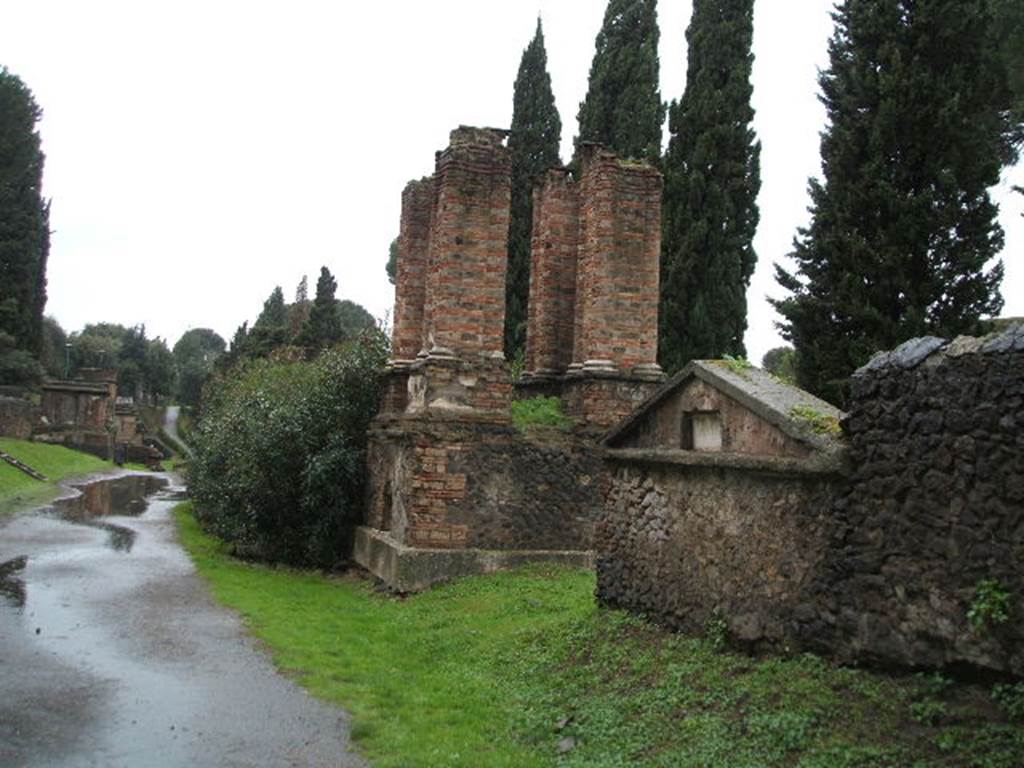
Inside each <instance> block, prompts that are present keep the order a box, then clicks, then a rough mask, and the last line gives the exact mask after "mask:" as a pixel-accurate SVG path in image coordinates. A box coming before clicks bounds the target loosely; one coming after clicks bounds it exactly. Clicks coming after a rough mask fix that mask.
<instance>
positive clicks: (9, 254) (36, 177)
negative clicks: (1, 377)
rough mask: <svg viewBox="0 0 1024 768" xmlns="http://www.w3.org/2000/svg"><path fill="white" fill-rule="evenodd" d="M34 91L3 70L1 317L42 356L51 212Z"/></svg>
mask: <svg viewBox="0 0 1024 768" xmlns="http://www.w3.org/2000/svg"><path fill="white" fill-rule="evenodd" d="M41 117H42V112H41V110H40V109H39V107H38V106H37V104H36V102H35V99H34V98H33V96H32V93H31V91H29V89H28V88H27V87H26V86H25V84H24V83H23V82H22V81H21V80H20V79H19V78H18V77H17V76H16V75H13V74H11V73H10V72H8V71H7V69H6V68H3V67H0V304H3V305H4V306H5V307H6V308H7V310H5V312H4V313H3V314H2V316H0V320H2V321H3V326H2V327H0V331H4V332H6V333H7V334H8V335H9V336H10V337H11V338H12V339H13V342H12V343H13V345H14V346H15V347H16V348H19V349H22V350H25V351H26V352H28V353H31V354H33V355H38V353H39V352H40V345H41V342H42V329H43V310H44V308H45V306H46V261H47V257H48V255H49V249H50V227H49V218H50V209H49V203H48V202H46V201H45V200H43V197H42V183H43V162H44V157H43V153H42V150H41V149H40V140H39V133H38V131H37V130H36V123H38V122H39V119H40V118H41Z"/></svg>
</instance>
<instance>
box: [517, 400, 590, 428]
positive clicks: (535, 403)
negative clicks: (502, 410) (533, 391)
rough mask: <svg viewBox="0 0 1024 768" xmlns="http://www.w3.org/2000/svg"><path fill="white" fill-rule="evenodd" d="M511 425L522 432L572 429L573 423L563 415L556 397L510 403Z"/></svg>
mask: <svg viewBox="0 0 1024 768" xmlns="http://www.w3.org/2000/svg"><path fill="white" fill-rule="evenodd" d="M512 423H513V424H515V426H516V429H518V430H519V431H523V430H525V429H526V428H527V427H556V428H558V429H572V426H573V424H574V423H575V422H573V420H572V419H571V418H570V417H569V416H566V415H565V412H564V411H563V410H562V402H561V401H560V400H559V399H558V398H557V397H531V398H529V399H527V400H517V401H516V402H514V403H512Z"/></svg>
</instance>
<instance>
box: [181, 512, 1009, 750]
mask: <svg viewBox="0 0 1024 768" xmlns="http://www.w3.org/2000/svg"><path fill="white" fill-rule="evenodd" d="M177 517H178V522H179V530H180V534H181V539H182V542H183V543H184V545H185V547H186V548H187V549H188V550H189V552H190V553H191V555H192V557H193V559H194V561H195V563H196V565H197V567H198V569H199V572H200V573H201V574H202V575H203V576H204V577H205V578H206V579H207V580H208V581H209V583H210V585H211V588H212V590H213V593H214V595H215V596H216V597H217V599H218V600H220V601H222V602H223V603H225V604H226V605H228V606H231V607H232V608H234V609H236V610H237V611H239V612H240V613H241V614H242V616H243V617H244V619H245V621H246V623H247V624H248V626H249V627H250V629H251V631H252V632H253V633H254V634H255V635H257V636H258V637H259V638H261V639H262V640H263V641H265V642H266V643H267V645H268V647H269V648H270V650H271V652H272V653H273V657H274V660H275V662H276V663H277V665H278V666H279V667H280V668H282V669H284V670H287V671H289V672H290V673H292V674H294V675H296V677H297V679H298V681H299V682H300V683H301V684H302V685H303V686H305V687H306V688H307V689H309V690H310V691H311V692H312V693H313V694H314V695H316V696H318V697H320V698H322V699H324V700H326V701H329V702H334V703H337V704H340V705H343V706H344V707H345V708H347V709H348V710H349V711H350V712H351V713H352V715H353V732H352V735H353V737H354V739H355V740H356V742H357V743H358V745H359V746H360V747H361V749H362V750H363V751H364V752H365V753H366V754H367V755H368V756H369V757H370V758H371V760H372V762H373V765H375V766H378V768H398V767H399V766H401V767H402V768H418V767H420V766H422V767H423V768H439V767H442V766H443V767H444V768H448V767H449V766H466V767H467V768H506V767H510V766H524V767H526V766H528V767H529V768H536V767H538V766H539V767H543V766H567V767H573V768H584V767H586V768H625V767H626V766H629V768H635V767H640V768H647V767H649V768H668V767H670V766H671V767H673V768H677V767H678V768H760V767H765V768H772V767H774V766H797V767H798V768H837V767H838V768H883V767H895V766H912V767H913V768H925V767H926V766H936V767H938V766H976V767H977V768H1019V765H1020V762H1019V761H1020V755H1022V754H1024V725H1022V724H1021V723H1020V722H1016V723H1014V722H1012V721H1010V720H1009V719H1008V718H1007V717H1006V716H1004V715H1003V714H1000V713H999V711H998V709H997V708H996V707H995V705H994V704H993V701H992V699H991V698H990V696H989V693H988V691H987V690H985V689H982V688H979V687H976V686H968V685H959V684H955V683H950V682H948V681H942V680H939V681H938V683H941V684H938V683H937V681H936V678H935V676H932V677H927V678H926V677H922V676H905V677H893V676H887V675H883V674H877V673H870V672H866V671H861V670H851V669H846V668H839V667H835V666H832V665H830V664H828V663H826V662H824V661H822V660H820V659H818V658H816V657H814V656H810V655H799V656H794V657H792V658H777V657H776V658H764V659H752V658H750V657H748V656H745V655H742V654H732V653H716V652H715V651H714V650H713V649H712V646H711V644H710V643H707V642H705V641H703V640H700V639H693V638H687V637H684V636H681V635H675V634H672V633H668V632H665V631H664V630H662V629H660V628H658V627H656V626H653V625H651V624H649V623H647V622H645V621H644V620H642V619H640V618H636V617H632V616H630V615H628V614H626V613H624V612H621V611H609V610H601V609H598V608H597V607H596V606H595V603H594V598H593V591H594V576H593V574H591V573H587V572H582V571H578V570H571V569H564V568H552V567H531V568H526V569H523V570H520V571H517V572H513V573H504V574H495V575H491V576H484V577H474V578H468V579H463V580H461V581H458V582H456V583H454V584H450V585H447V586H444V587H439V588H437V589H434V590H431V591H430V592H427V593H425V594H421V595H415V596H412V597H409V598H407V599H397V598H394V597H389V596H386V595H384V594H381V593H379V592H378V591H376V590H375V589H374V588H373V587H372V585H371V584H370V583H369V582H367V581H364V580H361V579H359V578H358V577H356V576H351V575H350V576H344V577H339V578H330V577H326V576H321V575H318V574H313V573H306V572H298V571H292V570H286V569H276V568H270V567H263V566H257V565H250V564H245V563H242V562H239V561H237V560H234V559H233V558H231V557H230V556H229V555H228V554H227V552H226V550H225V547H224V545H223V544H221V543H220V542H218V541H217V540H216V539H213V538H211V537H209V536H207V535H206V534H204V533H203V532H202V531H201V530H200V528H199V526H198V525H197V523H196V521H195V520H194V518H193V517H192V515H191V512H190V506H189V505H188V504H185V505H182V506H180V507H178V509H177Z"/></svg>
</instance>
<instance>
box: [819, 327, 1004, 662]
mask: <svg viewBox="0 0 1024 768" xmlns="http://www.w3.org/2000/svg"><path fill="white" fill-rule="evenodd" d="M942 345H943V342H942V341H940V340H937V339H924V340H916V341H913V342H908V343H907V344H906V345H904V346H903V347H901V348H899V349H898V350H896V351H894V352H892V353H889V354H888V355H886V356H884V357H882V358H880V359H878V360H876V361H874V362H873V363H872V364H869V365H868V366H867V367H866V368H864V369H862V370H861V371H860V372H858V375H857V376H855V378H854V384H853V407H852V409H851V411H850V415H849V419H848V422H847V424H846V430H847V433H848V435H849V439H850V467H851V468H850V476H849V478H848V479H849V485H848V489H847V491H846V492H845V493H844V494H843V496H842V497H841V498H840V499H839V501H838V503H837V505H836V516H837V523H838V527H837V530H836V532H835V535H834V537H833V539H832V541H831V542H830V548H829V557H828V563H827V566H828V569H827V573H826V574H825V576H824V578H823V580H822V583H821V586H820V589H819V592H818V598H819V600H820V606H819V610H818V611H817V612H816V614H815V616H814V618H813V619H811V620H809V621H808V622H807V624H806V625H805V627H804V630H803V632H804V635H805V637H806V640H807V644H808V645H809V646H811V647H813V648H816V649H823V650H828V651H831V652H833V653H836V654H837V655H839V656H840V658H843V659H848V660H857V661H868V662H881V663H886V664H897V665H915V666H917V665H922V666H942V665H945V664H953V663H958V662H964V663H968V664H971V665H975V666H980V667H986V668H992V669H998V670H1003V671H1012V672H1014V673H1015V674H1018V675H1019V674H1024V326H1019V325H1018V326H1016V327H1012V328H1010V329H1008V330H1007V331H1005V332H1004V333H1003V334H1002V335H1000V336H999V337H997V338H994V339H990V340H988V341H982V340H977V339H959V340H957V341H955V342H953V344H952V345H950V346H948V347H947V348H945V350H941V351H940V348H941V347H942ZM988 579H994V580H996V581H998V582H999V583H1000V584H1001V585H1002V586H1003V587H1004V588H1005V589H1006V590H1007V591H1008V592H1009V593H1010V594H1011V603H1012V604H1011V606H1010V620H1009V621H1008V622H1006V623H1005V624H1001V625H998V626H992V627H989V628H986V629H984V630H983V631H980V632H978V631H973V630H972V628H971V627H970V625H969V623H968V620H967V612H968V610H969V609H970V606H971V604H972V601H973V600H974V598H975V594H976V588H977V585H978V584H979V582H981V581H982V580H988Z"/></svg>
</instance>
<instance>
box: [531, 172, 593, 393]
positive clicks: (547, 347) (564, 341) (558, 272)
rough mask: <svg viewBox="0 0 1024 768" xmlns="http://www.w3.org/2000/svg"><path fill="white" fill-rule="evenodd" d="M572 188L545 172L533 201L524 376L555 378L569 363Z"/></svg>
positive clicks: (576, 223)
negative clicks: (526, 373) (526, 374)
mask: <svg viewBox="0 0 1024 768" xmlns="http://www.w3.org/2000/svg"><path fill="white" fill-rule="evenodd" d="M579 216H580V200H579V190H578V185H577V184H576V183H575V182H573V180H572V179H571V178H570V176H569V171H568V170H567V169H564V168H560V169H552V170H550V171H548V172H547V175H546V176H545V177H544V180H543V182H542V183H541V184H540V185H539V186H538V187H537V188H536V189H535V190H534V195H533V240H532V242H531V246H530V251H531V252H530V302H529V309H528V313H527V326H526V327H527V332H526V371H527V372H528V373H529V374H530V375H531V376H540V377H547V376H558V375H561V374H563V373H565V370H566V368H568V367H569V364H570V363H571V362H572V351H573V324H574V322H575V306H576V261H577V259H578V257H579V232H580V220H579Z"/></svg>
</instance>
